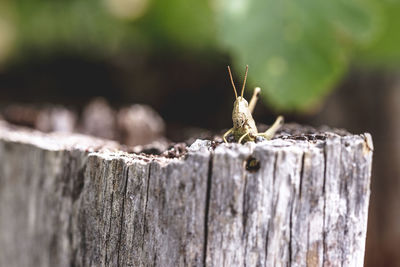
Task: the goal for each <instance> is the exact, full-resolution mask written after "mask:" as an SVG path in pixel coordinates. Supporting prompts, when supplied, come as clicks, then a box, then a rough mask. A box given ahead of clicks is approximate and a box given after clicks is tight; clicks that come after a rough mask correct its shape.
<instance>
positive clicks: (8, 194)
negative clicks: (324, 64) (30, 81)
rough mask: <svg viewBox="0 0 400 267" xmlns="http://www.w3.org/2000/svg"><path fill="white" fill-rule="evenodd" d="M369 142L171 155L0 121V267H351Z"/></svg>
mask: <svg viewBox="0 0 400 267" xmlns="http://www.w3.org/2000/svg"><path fill="white" fill-rule="evenodd" d="M371 160H372V142H371V137H370V135H369V134H364V135H350V134H345V135H338V134H335V133H332V132H326V133H323V134H318V135H315V134H311V135H299V136H297V137H296V138H295V137H293V136H282V137H280V138H277V139H275V140H272V141H264V142H260V143H257V144H255V143H246V144H245V145H239V144H219V145H216V144H215V143H212V142H210V141H205V140H198V141H196V142H195V143H194V144H193V145H191V146H190V147H189V148H188V151H187V153H186V154H185V155H184V156H182V157H179V158H167V157H162V156H154V155H140V154H129V153H126V152H122V151H120V150H119V145H118V144H116V143H113V142H107V141H104V140H99V139H95V138H91V137H87V136H82V135H66V134H57V133H53V134H43V133H40V132H35V131H29V130H24V129H21V128H14V127H11V126H9V125H7V124H6V123H4V122H0V266H116V265H121V266H204V265H206V266H305V265H308V266H339V265H343V266H362V265H363V259H364V247H365V237H366V229H367V217H368V201H369V195H370V189H369V186H370V173H371Z"/></svg>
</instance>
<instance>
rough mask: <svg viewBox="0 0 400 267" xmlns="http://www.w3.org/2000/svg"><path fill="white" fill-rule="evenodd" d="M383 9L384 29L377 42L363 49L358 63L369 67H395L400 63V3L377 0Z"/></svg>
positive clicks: (358, 55) (359, 52) (397, 1)
mask: <svg viewBox="0 0 400 267" xmlns="http://www.w3.org/2000/svg"><path fill="white" fill-rule="evenodd" d="M375 1H376V2H377V3H376V4H377V5H380V6H381V8H382V24H383V25H382V27H381V31H380V32H379V34H378V36H377V38H376V40H374V41H373V42H372V43H371V44H370V45H368V46H366V47H362V48H361V49H360V51H358V53H357V58H356V59H357V62H358V63H359V64H360V63H361V64H363V65H365V64H366V65H369V66H375V67H376V66H381V67H382V66H391V67H392V66H394V67H398V66H399V63H400V49H399V47H400V31H399V29H400V15H399V14H400V1H399V0H375Z"/></svg>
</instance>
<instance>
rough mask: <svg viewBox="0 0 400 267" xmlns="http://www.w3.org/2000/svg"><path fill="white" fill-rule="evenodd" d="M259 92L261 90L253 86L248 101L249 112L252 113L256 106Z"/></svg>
mask: <svg viewBox="0 0 400 267" xmlns="http://www.w3.org/2000/svg"><path fill="white" fill-rule="evenodd" d="M260 92H261V89H260V87H256V88H254V92H253V96H252V97H251V99H250V103H249V110H250V113H253V111H254V108H255V107H256V104H257V100H258V97H259V95H260Z"/></svg>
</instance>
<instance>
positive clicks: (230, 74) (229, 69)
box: [228, 66, 237, 98]
mask: <svg viewBox="0 0 400 267" xmlns="http://www.w3.org/2000/svg"><path fill="white" fill-rule="evenodd" d="M228 71H229V77H231V82H232V86H233V90H234V91H235V97H236V98H237V92H236V87H235V83H234V82H233V78H232V72H231V68H230V67H229V66H228Z"/></svg>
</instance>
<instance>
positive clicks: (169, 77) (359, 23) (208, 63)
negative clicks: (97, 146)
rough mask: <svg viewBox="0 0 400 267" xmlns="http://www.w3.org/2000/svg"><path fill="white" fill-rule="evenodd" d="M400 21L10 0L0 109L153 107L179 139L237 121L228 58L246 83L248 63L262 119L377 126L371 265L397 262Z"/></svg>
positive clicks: (300, 7)
mask: <svg viewBox="0 0 400 267" xmlns="http://www.w3.org/2000/svg"><path fill="white" fill-rule="evenodd" d="M399 29H400V1H399V0H335V1H320V0H304V1H295V0H287V1H272V0H247V1H246V0H196V1H191V0H169V1H160V0H101V1H98V0H96V1H95V0H69V1H66V0H58V1H54V0H36V1H31V0H1V1H0V110H1V111H2V113H1V114H3V116H5V117H7V116H10V115H7V114H9V113H10V105H15V104H19V105H22V107H40V106H43V105H50V104H51V105H60V106H63V107H68V110H73V112H74V113H73V114H80V116H83V117H84V116H85V114H87V112H88V111H87V110H85V107H87V105H88V103H89V102H90V101H91V100H92V99H93V98H94V97H98V96H101V97H103V99H100V100H99V99H97V100H98V102H97V104H99V103H100V104H99V105H100V106H101V105H103V106H104V105H110V106H111V107H113V108H119V107H123V106H127V105H130V104H133V103H142V104H147V105H149V106H151V107H152V108H153V109H155V111H156V112H157V113H158V114H160V116H161V117H162V119H163V121H164V122H165V125H166V126H165V127H166V130H165V131H166V135H167V137H168V138H169V139H170V140H173V141H182V140H183V139H184V138H185V137H186V136H185V132H187V131H188V129H191V131H192V133H196V131H197V130H196V129H198V132H200V131H203V130H201V129H207V130H210V131H214V132H220V131H221V130H222V129H224V128H229V127H231V124H232V121H231V111H232V104H233V101H234V93H233V90H232V88H231V85H230V81H229V79H228V74H227V70H226V66H227V65H231V66H232V69H233V71H234V78H235V81H236V84H237V85H236V86H237V87H240V86H241V83H242V80H243V75H244V70H245V65H246V64H248V65H249V76H248V82H247V91H246V93H245V94H246V96H247V98H249V97H250V96H251V94H252V90H253V88H254V87H255V86H260V87H261V88H262V94H261V95H262V100H261V101H260V102H259V103H258V105H257V107H256V111H255V119H256V121H257V122H264V123H267V124H269V123H271V122H272V121H273V119H274V118H275V116H276V115H277V114H283V115H285V118H286V120H287V121H291V122H298V123H302V124H309V125H312V126H320V125H328V126H331V127H337V128H345V129H347V130H349V131H350V132H353V133H363V132H370V133H371V134H372V136H373V140H374V145H375V151H374V166H373V178H372V195H371V205H370V216H369V222H368V240H367V248H366V261H365V263H366V266H400V253H398V251H399V249H398V248H399V247H400V164H399V163H400V141H399V140H400V139H399V137H400V120H399V119H398V116H399V114H400V32H399ZM99 101H100V102H99ZM104 103H109V104H104ZM92 104H93V103H92ZM95 104H96V103H95ZM19 107H21V106H19ZM33 110H35V108H33ZM13 111H14V113H15V108H14V110H13V109H11V113H13ZM19 111H20V110H19ZM31 111H32V109H29V108H28V111H26V110H25V113H27V114H28V115H29V114H32V112H31ZM17 113H18V109H17ZM20 113H21V112H19V113H18V114H20ZM128 113H129V112H125V113H123V114H128ZM89 114H90V112H89ZM104 114H107V112H105V113H104ZM0 116H1V115H0ZM104 116H105V115H102V116H100V119H99V120H100V121H105V119H104V118H106V117H104ZM155 116H157V115H155ZM11 117H12V116H11ZM14 117H15V116H14ZM19 120H20V121H21V118H20V119H19ZM22 120H23V119H22ZM157 120H159V118H157V119H156V120H155V121H157ZM17 121H18V119H17ZM28 124H29V123H28ZM163 127H164V126H163ZM157 129H158V128H157ZM163 129H164V128H162V131H164V130H163ZM160 131H161V130H160ZM89 132H90V131H89ZM105 136H106V137H109V138H113V136H112V134H111V135H110V136H107V135H105Z"/></svg>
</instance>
